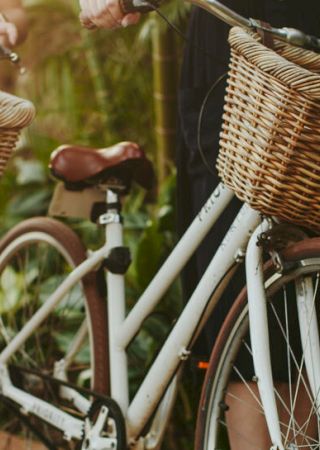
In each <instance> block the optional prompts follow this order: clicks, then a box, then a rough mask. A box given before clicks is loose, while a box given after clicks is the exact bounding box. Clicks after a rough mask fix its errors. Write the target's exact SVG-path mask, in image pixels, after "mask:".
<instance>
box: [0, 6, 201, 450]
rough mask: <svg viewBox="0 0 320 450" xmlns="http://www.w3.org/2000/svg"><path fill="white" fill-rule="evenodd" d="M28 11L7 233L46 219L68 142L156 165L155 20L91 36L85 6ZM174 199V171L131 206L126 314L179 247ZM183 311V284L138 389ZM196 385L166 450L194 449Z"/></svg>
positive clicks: (166, 307)
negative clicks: (55, 168)
mask: <svg viewBox="0 0 320 450" xmlns="http://www.w3.org/2000/svg"><path fill="white" fill-rule="evenodd" d="M25 4H26V6H27V8H28V11H29V16H30V33H29V37H28V40H27V42H26V44H25V45H24V46H23V48H22V49H21V51H20V53H21V55H22V58H23V62H24V64H25V65H26V67H27V69H28V70H27V73H26V75H24V76H21V77H20V78H19V80H18V83H17V86H16V92H17V93H18V94H20V95H21V96H23V97H26V98H29V99H30V100H32V101H33V103H34V104H35V105H36V108H37V117H36V119H35V121H34V123H33V125H32V126H31V127H30V129H29V130H28V131H27V132H25V133H24V135H23V139H22V141H21V142H20V144H19V148H18V151H17V152H16V154H15V156H14V158H12V160H11V162H10V165H9V166H8V169H7V171H6V174H5V175H4V176H3V178H2V179H1V190H0V222H1V228H0V234H1V235H2V234H4V233H5V231H6V230H8V229H9V228H10V227H11V226H12V225H14V224H15V223H17V222H18V221H20V220H21V219H23V218H26V217H30V216H35V215H43V214H46V213H47V209H48V204H49V201H50V198H51V194H52V190H53V188H54V180H53V179H52V178H51V177H50V176H49V173H48V170H47V165H48V161H49V156H50V153H51V151H52V150H53V149H54V148H55V147H57V146H58V145H60V144H61V143H71V142H72V143H79V144H82V145H91V146H100V147H101V146H108V145H111V144H113V143H115V142H117V141H121V140H133V141H137V142H139V144H140V145H142V146H143V147H144V148H145V150H146V152H147V153H148V155H149V157H150V158H151V159H152V160H154V161H156V159H157V157H156V139H155V136H154V120H155V119H154V107H153V103H152V102H151V101H150V99H152V89H153V82H152V81H153V80H152V58H151V47H152V46H151V36H152V33H151V32H152V29H153V28H154V27H155V26H159V22H158V21H157V20H156V18H155V17H154V16H153V15H150V16H149V17H145V18H143V20H142V21H141V23H140V25H139V26H137V27H128V28H127V29H121V30H116V31H112V32H111V31H106V30H99V31H96V32H88V31H86V30H82V29H81V27H80V26H79V21H78V0H25ZM165 13H166V15H167V16H168V17H169V18H170V20H174V21H175V22H179V21H181V18H183V17H184V15H185V8H184V6H183V5H182V2H181V3H179V2H173V3H172V4H169V5H168V6H165ZM178 54H179V52H178ZM176 64H177V65H178V61H177V62H176ZM169 166H170V165H169ZM174 197H175V176H174V169H173V164H171V174H170V175H169V176H168V178H167V180H166V181H165V182H164V183H161V185H160V186H158V189H157V193H155V192H154V193H152V194H148V195H147V197H146V196H145V193H143V192H141V191H140V190H135V191H134V192H133V193H132V195H131V196H130V198H129V199H127V201H126V202H125V204H124V215H125V219H126V220H125V223H126V240H127V243H128V245H129V247H130V248H131V250H132V253H133V256H134V258H133V260H134V262H133V263H132V265H131V267H130V270H129V272H128V276H127V281H128V283H127V284H128V308H130V307H131V306H132V305H133V304H134V302H135V301H136V299H137V297H138V296H139V294H140V292H141V291H142V290H143V288H144V287H145V286H146V285H147V283H148V281H149V280H150V278H151V277H152V275H153V274H154V273H155V271H156V270H157V268H158V266H159V264H160V263H161V262H162V261H163V260H164V258H165V257H166V255H167V254H168V252H169V250H170V249H171V248H172V246H173V244H174V242H175V233H174ZM70 223H71V225H72V226H73V227H74V228H75V229H76V230H77V231H78V232H79V233H80V234H81V236H82V238H83V239H84V240H85V241H86V243H87V245H88V246H91V247H92V246H93V245H97V243H98V242H99V235H100V232H99V230H98V229H97V227H96V226H95V225H93V224H91V223H89V222H83V221H78V220H73V221H72V222H70ZM180 308H181V295H180V288H179V284H178V283H176V284H175V285H174V286H173V287H172V289H170V291H169V292H168V294H167V295H166V298H165V299H164V301H163V302H162V304H161V305H160V306H159V308H158V309H157V311H156V313H155V314H154V315H153V316H152V317H150V319H148V321H146V324H145V326H144V328H143V330H142V331H141V333H140V334H139V335H138V336H137V338H136V339H135V341H134V343H133V344H132V346H131V349H130V360H131V372H130V373H131V378H132V389H133V391H134V390H135V389H136V385H137V383H138V382H139V380H140V379H141V375H142V372H143V371H144V370H146V369H147V367H148V366H149V365H150V363H151V361H152V358H153V357H154V355H155V353H156V351H157V348H158V346H159V343H160V342H162V341H163V340H164V339H165V336H166V334H167V333H168V331H169V330H170V328H171V326H172V324H173V322H174V320H175V317H176V315H177V313H178V311H179V310H180ZM189 383H190V381H188V380H187V381H186V382H185V383H184V384H183V385H182V387H181V388H180V391H179V395H178V403H177V409H176V412H175V417H176V420H175V421H174V422H173V424H171V425H170V427H169V432H168V433H167V437H166V441H165V444H164V449H166V450H174V449H178V448H179V449H180V448H183V449H186V450H187V449H189V448H190V449H191V448H193V442H192V439H193V438H192V425H193V421H194V418H195V414H196V411H195V407H194V406H192V405H193V403H192V401H191V400H190V398H191V397H190V395H189V394H188V393H187V391H188V390H189V388H190V384H189ZM179 423H181V424H183V425H182V426H180V425H179ZM186 424H190V427H189V428H188V427H186Z"/></svg>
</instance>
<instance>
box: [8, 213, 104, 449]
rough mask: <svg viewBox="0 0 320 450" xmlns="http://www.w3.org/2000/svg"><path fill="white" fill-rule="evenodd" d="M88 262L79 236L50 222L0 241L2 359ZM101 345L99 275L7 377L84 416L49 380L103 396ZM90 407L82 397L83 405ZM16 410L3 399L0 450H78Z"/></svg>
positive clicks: (22, 351)
mask: <svg viewBox="0 0 320 450" xmlns="http://www.w3.org/2000/svg"><path fill="white" fill-rule="evenodd" d="M85 257H86V255H85V250H84V247H83V245H82V244H81V242H80V240H79V238H78V237H77V235H76V234H75V233H74V232H73V231H72V230H71V229H70V228H68V227H67V226H66V225H64V224H62V223H60V222H58V221H56V220H53V219H49V218H35V219H30V220H26V221H24V222H22V223H21V224H19V225H17V226H16V227H14V228H13V229H12V230H11V231H10V232H9V233H8V234H7V235H6V236H5V237H4V238H3V239H2V240H1V242H0V351H1V352H2V351H3V350H4V349H5V348H6V346H7V345H8V344H9V343H10V341H11V340H12V339H13V338H14V337H15V336H16V335H17V333H18V332H19V331H20V330H21V329H22V328H23V326H24V325H25V324H27V323H28V321H29V320H30V319H31V318H32V317H33V316H34V314H35V313H36V312H37V310H38V309H39V308H40V307H41V306H42V305H43V304H44V303H45V302H46V300H47V299H48V298H49V296H50V294H52V293H53V292H54V291H55V290H56V288H57V287H58V286H59V285H60V284H61V282H62V281H63V280H64V279H65V278H66V277H67V276H68V274H69V273H70V272H71V271H72V270H73V268H74V267H75V266H77V265H79V264H80V263H81V262H82V261H83V260H84V259H85ZM106 345H107V322H106V308H105V303H104V302H103V300H102V298H101V296H100V295H99V292H98V290H97V283H96V274H94V273H91V274H88V275H87V276H85V277H84V279H83V280H82V282H81V283H77V284H76V285H75V286H74V287H73V288H72V289H71V290H70V291H69V292H68V293H67V294H65V295H64V297H63V299H62V300H61V301H60V303H59V304H58V305H56V307H55V308H54V310H53V311H51V312H50V313H49V314H48V315H47V317H46V318H45V320H43V322H42V323H41V325H40V326H39V327H37V328H36V329H34V330H33V332H32V334H31V335H30V336H29V338H28V339H27V340H26V341H25V342H23V343H22V345H20V347H19V349H18V350H17V351H16V352H15V353H14V354H13V355H12V356H11V357H10V359H9V363H8V368H9V373H10V378H11V380H12V382H13V384H14V385H15V386H16V387H18V388H19V389H21V390H24V391H26V392H28V393H29V394H32V395H34V396H36V397H37V398H41V399H42V400H45V401H47V402H49V403H50V404H52V405H55V406H57V407H59V408H62V409H63V410H64V411H68V412H69V413H70V414H72V415H74V416H75V417H81V416H85V414H86V411H81V410H79V407H78V406H75V405H74V404H73V403H74V402H73V401H71V400H70V399H67V398H66V396H65V395H62V394H61V386H59V384H57V383H54V382H52V381H50V380H51V377H55V378H58V379H64V380H65V381H68V382H70V383H72V384H74V385H77V386H80V387H83V388H90V389H94V390H96V391H99V392H101V393H104V394H106V393H107V389H108V382H107V354H106ZM81 395H83V394H81ZM83 396H84V397H85V395H83ZM87 400H89V401H88V402H87ZM89 403H90V399H89V398H88V399H87V398H86V399H85V401H84V405H88V404H89ZM82 408H83V405H82ZM20 409H21V408H20V407H19V406H18V407H17V405H15V404H12V402H11V401H8V400H6V398H4V397H2V399H0V450H13V449H15V450H17V449H19V450H20V449H28V450H40V449H44V448H47V447H49V448H55V449H59V448H70V449H73V448H75V447H76V445H77V443H76V442H72V441H69V442H67V441H66V440H65V437H66V436H64V435H63V433H61V432H60V431H59V430H58V429H56V428H54V427H52V426H49V425H48V424H47V423H45V422H42V421H41V420H40V419H39V418H37V417H36V416H33V415H32V414H28V415H26V416H25V417H23V414H21V411H20ZM80 409H81V408H80ZM83 409H84V408H83ZM24 419H27V420H24Z"/></svg>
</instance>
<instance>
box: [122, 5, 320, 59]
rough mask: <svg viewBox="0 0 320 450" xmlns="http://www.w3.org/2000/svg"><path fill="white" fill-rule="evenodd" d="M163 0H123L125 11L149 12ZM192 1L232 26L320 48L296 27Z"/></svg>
mask: <svg viewBox="0 0 320 450" xmlns="http://www.w3.org/2000/svg"><path fill="white" fill-rule="evenodd" d="M160 1H161V0H123V7H124V12H125V13H129V12H130V13H131V12H135V11H140V12H148V11H152V10H154V9H156V8H157V7H158V6H159V4H160ZM188 1H189V2H190V3H192V4H194V5H196V6H199V7H200V8H202V9H205V10H206V11H208V12H209V13H210V14H212V15H214V16H216V17H217V18H218V19H220V20H222V21H223V22H225V23H227V24H228V25H230V26H239V27H242V28H247V29H250V30H263V31H266V32H268V33H271V34H273V35H274V36H275V37H277V38H278V39H280V40H282V41H285V42H288V43H289V44H293V45H297V46H298V47H309V48H312V49H315V50H320V39H319V38H318V37H316V36H311V35H308V34H306V33H304V32H303V31H301V30H297V29H295V28H287V27H284V28H274V27H271V28H266V27H264V26H263V25H262V24H261V23H260V21H258V20H256V19H247V18H245V17H243V16H241V15H240V14H238V13H236V12H235V11H233V10H232V9H230V8H228V7H227V6H225V5H223V4H222V3H220V2H219V1H217V0H188Z"/></svg>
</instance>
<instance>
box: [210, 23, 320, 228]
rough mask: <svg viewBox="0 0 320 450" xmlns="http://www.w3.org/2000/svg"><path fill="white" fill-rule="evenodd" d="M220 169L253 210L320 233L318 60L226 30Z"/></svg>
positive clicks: (301, 52)
mask: <svg viewBox="0 0 320 450" xmlns="http://www.w3.org/2000/svg"><path fill="white" fill-rule="evenodd" d="M229 42H230V45H231V61H230V70H229V76H228V85H227V95H226V102H225V107H224V115H223V118H224V122H223V127H222V131H221V134H220V152H219V156H218V160H217V168H218V172H219V175H220V177H221V178H222V180H223V182H224V183H225V185H227V186H228V187H230V188H231V189H232V190H234V191H235V193H236V195H237V196H238V197H239V198H240V199H241V200H243V201H245V202H247V203H248V204H250V205H251V206H252V207H253V208H254V209H257V210H259V211H261V212H262V213H264V214H267V215H273V216H277V217H279V218H281V219H283V220H285V221H289V222H293V223H297V224H300V225H303V226H306V227H309V228H311V229H314V230H316V231H320V55H317V54H315V53H313V52H311V51H306V50H303V49H300V48H296V47H292V46H290V45H287V44H284V43H281V42H275V50H271V49H269V48H266V47H264V46H263V45H262V44H261V43H260V42H259V39H258V37H257V36H256V35H251V34H248V33H247V32H245V31H244V30H242V29H241V28H237V27H235V28H233V29H232V30H231V31H230V35H229Z"/></svg>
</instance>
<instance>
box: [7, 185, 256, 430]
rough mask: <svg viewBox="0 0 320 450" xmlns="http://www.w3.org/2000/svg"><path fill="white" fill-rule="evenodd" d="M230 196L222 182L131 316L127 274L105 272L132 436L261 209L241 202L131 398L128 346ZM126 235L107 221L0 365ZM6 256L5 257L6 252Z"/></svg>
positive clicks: (116, 372)
mask: <svg viewBox="0 0 320 450" xmlns="http://www.w3.org/2000/svg"><path fill="white" fill-rule="evenodd" d="M114 195H115V194H113V193H112V192H111V191H108V192H107V201H108V202H109V203H112V201H114ZM232 197H233V193H232V192H231V191H230V190H229V189H227V188H226V187H224V185H222V184H219V185H218V187H217V188H216V189H215V190H214V191H213V193H212V195H211V196H210V197H209V199H208V200H207V202H206V203H205V205H204V206H203V208H202V209H201V211H200V212H199V214H198V215H197V217H196V218H195V219H194V221H193V223H192V224H191V225H190V227H189V228H188V230H187V231H186V233H185V234H184V236H183V237H182V239H181V240H180V242H179V243H178V244H177V245H176V247H175V248H174V250H173V251H172V253H171V254H170V256H169V257H168V259H167V260H166V261H165V263H164V264H163V266H162V267H161V269H160V270H159V272H158V273H157V274H156V275H155V277H154V279H153V280H152V281H151V283H150V284H149V286H148V287H147V289H146V290H145V292H144V293H143V294H142V296H141V297H140V299H139V300H138V301H137V303H136V305H135V306H134V307H133V309H132V310H131V311H130V313H129V314H128V316H127V317H125V284H124V276H123V275H116V274H113V273H110V272H108V274H107V287H108V316H109V350H110V368H111V369H110V372H111V373H110V375H111V396H112V398H114V399H115V400H116V401H117V402H118V403H119V405H120V407H121V409H122V412H123V414H124V416H125V417H126V420H127V427H128V428H127V430H128V436H129V437H130V438H136V437H137V436H138V435H139V433H140V432H141V430H142V429H143V427H144V426H145V424H146V422H147V421H148V419H149V418H150V416H151V414H152V413H153V412H154V410H155V408H156V407H157V405H158V403H159V401H160V400H161V398H162V396H163V395H164V392H165V390H166V388H167V387H168V385H169V383H170V381H171V380H172V377H173V376H174V374H175V373H176V371H177V369H178V367H179V365H180V363H181V362H182V361H183V360H185V359H187V357H188V355H189V353H190V351H189V346H190V343H191V341H192V339H193V337H194V335H195V333H196V332H199V325H200V323H201V325H202V324H203V322H204V320H203V316H204V314H205V312H206V311H209V310H211V309H212V308H213V307H214V305H215V304H216V303H217V301H218V299H219V295H221V292H219V295H218V296H213V297H212V293H213V292H214V291H215V289H216V288H217V287H218V286H219V284H220V282H221V281H222V280H223V279H224V277H225V276H226V275H227V274H228V272H229V271H230V269H231V268H232V267H233V266H234V265H235V264H236V263H237V261H238V259H239V256H243V254H244V252H245V249H246V246H247V242H248V240H249V237H250V235H251V234H252V232H253V231H254V229H255V228H256V227H257V225H258V224H259V222H260V216H259V213H258V212H256V211H254V210H252V209H251V208H250V207H249V206H247V205H244V206H243V207H242V209H241V210H240V212H239V213H238V215H237V216H236V218H235V220H234V222H233V224H232V225H231V227H230V229H229V231H228V232H227V234H226V236H225V238H224V240H223V241H222V243H221V245H220V247H219V248H218V250H217V252H216V254H215V255H214V256H213V258H212V260H211V263H210V264H209V266H208V268H207V270H206V272H205V274H204V275H203V277H202V279H201V280H200V282H199V284H198V286H197V288H196V289H195V291H194V293H193V295H192V296H191V298H190V299H189V301H188V303H187V304H186V306H185V308H184V310H183V311H182V314H181V315H180V317H179V319H178V320H177V322H176V324H175V326H174V328H173V329H172V331H171V333H170V335H169V336H168V338H167V340H166V342H165V343H164V345H163V347H162V349H161V351H160V353H159V355H158V356H157V358H156V359H155V361H154V363H153V364H152V366H151V368H150V370H149V372H148V373H147V374H146V376H145V379H144V380H143V382H142V384H141V386H140V388H139V390H138V392H137V393H136V395H135V397H134V398H133V400H132V402H131V403H130V404H129V395H128V367H127V357H126V348H127V346H128V345H129V343H130V342H131V340H132V339H133V338H134V336H135V335H136V333H137V332H138V331H139V329H140V327H141V325H142V323H143V321H144V320H145V318H146V317H147V316H148V315H149V314H150V313H151V312H152V311H153V309H154V308H155V307H156V305H157V304H158V303H159V301H160V300H161V298H162V296H163V295H164V293H165V292H166V290H167V289H168V288H169V287H170V285H171V283H172V282H173V281H174V280H175V279H176V277H177V276H178V275H179V273H180V272H181V270H182V268H183V267H184V265H185V264H186V263H187V261H188V260H189V258H190V257H191V255H192V254H193V252H194V251H195V250H196V248H197V247H198V246H199V244H200V243H201V241H202V240H203V238H204V237H205V235H206V234H207V233H208V231H209V230H210V229H211V227H212V226H213V225H214V223H215V222H216V220H217V219H218V218H219V217H220V215H221V214H222V212H223V211H224V209H225V208H226V207H227V205H228V203H229V202H230V200H231V199H232ZM110 217H111V218H112V214H111V215H110V216H109V218H110ZM122 237H123V227H122V224H121V222H120V221H119V220H114V221H113V220H111V221H110V223H107V224H106V244H105V245H104V246H103V247H102V248H100V249H99V250H97V251H95V252H92V254H90V255H89V256H88V258H87V260H86V261H84V262H83V263H82V264H80V265H79V266H78V267H76V268H75V269H74V270H73V272H72V273H71V274H70V275H69V276H68V277H67V278H66V280H65V281H64V282H63V283H62V284H61V285H60V286H59V288H58V289H57V290H56V292H55V293H54V294H52V295H51V296H50V297H49V298H48V300H47V301H46V302H45V303H44V305H43V306H42V307H41V308H40V309H39V310H38V311H37V313H36V314H35V315H34V316H33V317H32V319H31V320H30V321H29V322H28V323H27V324H26V325H25V326H24V328H23V329H22V330H21V331H20V332H19V334H18V335H16V337H15V338H14V339H13V340H12V341H11V342H10V343H9V344H8V345H7V347H6V349H5V350H4V351H3V352H2V353H1V355H0V367H1V366H4V365H5V364H6V363H7V362H8V360H9V358H10V357H11V356H12V355H13V354H14V352H15V351H17V350H18V349H19V347H21V346H22V345H23V343H24V342H25V341H26V339H28V337H29V336H30V335H31V333H32V332H33V330H34V329H36V328H37V327H38V326H39V325H40V324H41V322H42V321H43V320H44V319H45V318H46V316H47V315H48V314H49V313H50V311H52V310H53V308H54V307H55V306H56V305H57V304H58V303H59V301H61V300H62V299H63V297H64V295H65V294H66V293H67V292H68V291H69V290H70V289H71V288H72V287H73V286H74V285H75V284H76V283H77V282H78V281H79V280H81V278H83V277H84V276H85V274H87V273H89V272H90V271H92V270H95V268H96V267H99V266H100V264H101V263H102V261H103V260H104V259H105V258H106V256H107V255H108V253H109V250H110V249H111V248H113V247H115V246H121V245H122ZM9 250H10V248H8V251H9ZM4 253H6V252H4ZM2 256H3V257H5V254H3V255H2ZM210 298H211V300H210ZM209 300H210V302H209ZM75 339H77V338H75ZM16 395H17V394H15V396H16ZM15 401H16V397H15Z"/></svg>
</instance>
